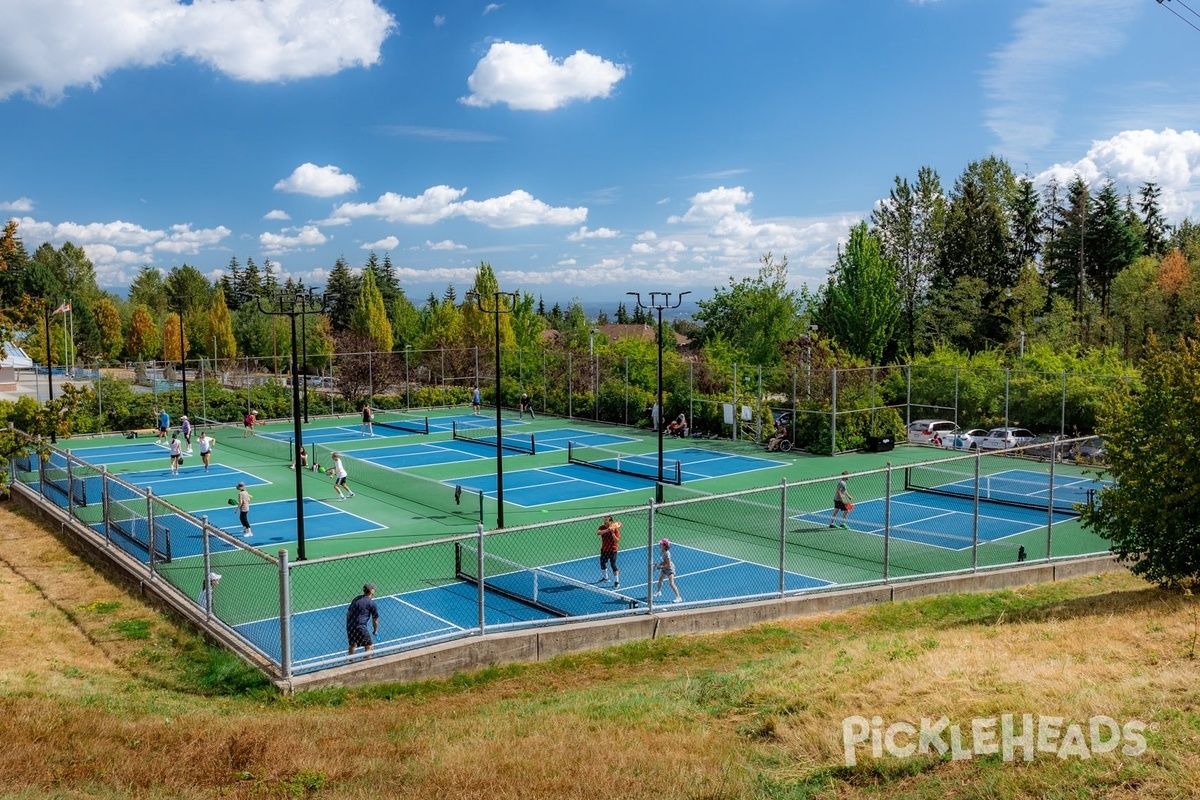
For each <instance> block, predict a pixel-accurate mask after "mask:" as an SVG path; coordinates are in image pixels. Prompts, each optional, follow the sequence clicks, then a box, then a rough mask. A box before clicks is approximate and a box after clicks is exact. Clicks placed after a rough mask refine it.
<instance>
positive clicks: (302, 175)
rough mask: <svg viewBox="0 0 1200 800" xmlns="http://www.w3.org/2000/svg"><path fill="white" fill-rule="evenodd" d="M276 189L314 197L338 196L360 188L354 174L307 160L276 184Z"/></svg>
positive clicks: (330, 165)
mask: <svg viewBox="0 0 1200 800" xmlns="http://www.w3.org/2000/svg"><path fill="white" fill-rule="evenodd" d="M275 189H276V191H280V192H292V193H294V194H307V195H311V196H313V197H336V196H337V195H339V194H347V193H349V192H353V191H356V190H357V189H358V181H357V180H355V179H354V176H353V175H350V174H347V173H344V172H342V171H341V169H339V168H338V167H335V166H333V165H332V164H326V165H325V166H323V167H318V166H317V165H316V164H312V163H308V162H305V163H304V164H301V165H300V166H298V167H296V169H294V170H292V174H291V175H289V176H287V177H286V178H284V179H283V180H281V181H279V182H278V183H276V184H275Z"/></svg>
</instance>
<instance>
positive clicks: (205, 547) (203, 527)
mask: <svg viewBox="0 0 1200 800" xmlns="http://www.w3.org/2000/svg"><path fill="white" fill-rule="evenodd" d="M200 547H201V549H202V552H203V556H204V577H203V578H202V579H201V580H202V585H203V586H204V588H205V589H207V590H208V591H206V592H205V593H204V616H205V618H206V619H212V602H213V598H212V596H213V590H212V586H211V585H210V584H209V581H208V576H209V575H211V574H212V546H211V545H210V544H209V542H208V515H207V514H205V515H204V516H203V517H201V518H200Z"/></svg>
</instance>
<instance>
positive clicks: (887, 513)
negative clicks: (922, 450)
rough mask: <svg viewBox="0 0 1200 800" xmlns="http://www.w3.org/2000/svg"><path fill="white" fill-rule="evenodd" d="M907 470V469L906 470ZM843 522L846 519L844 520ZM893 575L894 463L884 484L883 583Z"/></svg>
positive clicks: (885, 476)
mask: <svg viewBox="0 0 1200 800" xmlns="http://www.w3.org/2000/svg"><path fill="white" fill-rule="evenodd" d="M905 469H907V467H906V468H905ZM842 519H843V521H844V520H845V517H843V518H842ZM891 575H892V462H890V461H889V462H887V464H886V466H885V472H884V484H883V581H884V583H887V582H888V580H890V579H891Z"/></svg>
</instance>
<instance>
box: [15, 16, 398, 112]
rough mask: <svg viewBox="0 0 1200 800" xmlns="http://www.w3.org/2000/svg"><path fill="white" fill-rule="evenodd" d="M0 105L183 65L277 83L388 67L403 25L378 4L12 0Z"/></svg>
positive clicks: (53, 97) (52, 98)
mask: <svg viewBox="0 0 1200 800" xmlns="http://www.w3.org/2000/svg"><path fill="white" fill-rule="evenodd" d="M3 13H4V22H3V24H2V25H0V99H3V98H6V97H9V96H11V95H13V94H16V93H19V92H23V93H25V94H27V95H29V96H31V97H34V98H36V99H38V100H40V101H43V102H49V103H53V102H57V101H59V100H60V99H61V98H62V97H63V95H64V93H65V92H66V90H67V89H68V88H70V87H73V86H87V87H91V88H93V89H95V88H98V87H99V86H100V83H101V81H102V79H103V78H104V77H105V76H107V75H109V74H110V73H112V72H114V71H116V70H119V69H130V68H138V67H150V66H157V65H162V64H167V63H169V62H171V61H172V60H174V59H177V58H179V57H184V58H190V59H193V60H195V61H197V62H200V63H203V64H207V65H209V66H211V67H212V68H213V69H215V70H217V71H218V72H221V73H223V74H225V75H228V76H229V77H231V78H234V79H236V80H242V81H253V82H269V81H281V80H289V79H297V78H308V77H313V76H318V75H333V74H335V73H337V72H340V71H342V70H345V69H350V68H355V67H366V66H371V65H373V64H376V63H378V62H379V60H380V48H381V46H382V44H383V42H384V40H385V39H386V38H387V37H388V36H389V35H391V33H392V31H393V30H394V29H395V28H396V20H395V18H394V17H393V16H392V15H391V14H390V13H388V11H387V10H386V9H385V8H384V6H383V4H382V3H381V2H379V1H378V0H193V2H191V3H180V2H179V0H103V1H102V2H101V0H89V2H79V0H6V2H5V3H4V12H3Z"/></svg>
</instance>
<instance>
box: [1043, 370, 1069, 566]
mask: <svg viewBox="0 0 1200 800" xmlns="http://www.w3.org/2000/svg"><path fill="white" fill-rule="evenodd" d="M1063 380H1064V381H1065V380H1066V373H1065V372H1064V373H1063ZM1057 459H1058V442H1051V443H1050V496H1049V498H1048V500H1047V502H1046V505H1047V506H1048V507H1049V509H1050V510H1049V511H1048V512H1046V560H1047V561H1049V560H1050V557H1051V555H1052V552H1053V551H1052V549H1051V546H1052V543H1053V538H1054V462H1055V461H1056V460H1057Z"/></svg>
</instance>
